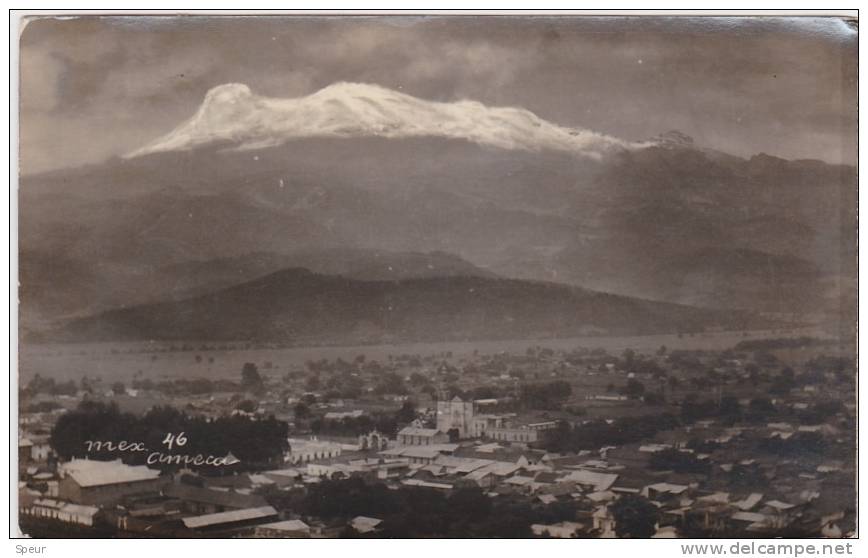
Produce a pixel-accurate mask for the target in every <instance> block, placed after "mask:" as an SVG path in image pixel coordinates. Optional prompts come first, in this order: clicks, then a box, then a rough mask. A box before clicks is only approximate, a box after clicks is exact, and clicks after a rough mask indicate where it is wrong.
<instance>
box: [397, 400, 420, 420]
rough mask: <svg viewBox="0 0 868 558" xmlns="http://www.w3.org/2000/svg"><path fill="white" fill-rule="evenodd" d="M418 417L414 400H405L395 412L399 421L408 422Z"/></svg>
mask: <svg viewBox="0 0 868 558" xmlns="http://www.w3.org/2000/svg"><path fill="white" fill-rule="evenodd" d="M415 418H416V405H415V404H414V403H413V402H412V401H404V404H403V405H401V408H400V409H398V412H397V413H395V420H396V421H398V422H399V423H402V424H406V423H408V422H410V421H412V420H413V419H415Z"/></svg>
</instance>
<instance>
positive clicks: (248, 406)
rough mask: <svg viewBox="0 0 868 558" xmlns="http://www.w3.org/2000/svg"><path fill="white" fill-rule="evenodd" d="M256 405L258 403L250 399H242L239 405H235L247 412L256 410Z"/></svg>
mask: <svg viewBox="0 0 868 558" xmlns="http://www.w3.org/2000/svg"><path fill="white" fill-rule="evenodd" d="M256 407H257V405H256V403H255V402H254V401H251V400H250V399H245V400H244V401H241V402H240V403H238V405H236V406H235V408H236V409H238V410H239V411H244V412H245V413H252V412H254V411H256Z"/></svg>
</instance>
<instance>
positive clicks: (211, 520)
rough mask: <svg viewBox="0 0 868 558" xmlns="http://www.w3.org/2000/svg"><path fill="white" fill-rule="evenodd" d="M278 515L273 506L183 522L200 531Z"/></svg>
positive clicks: (210, 514) (197, 517)
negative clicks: (215, 526)
mask: <svg viewBox="0 0 868 558" xmlns="http://www.w3.org/2000/svg"><path fill="white" fill-rule="evenodd" d="M273 515H277V510H275V509H274V508H272V507H271V506H262V507H260V508H246V509H243V510H233V511H228V512H221V513H209V514H207V515H197V516H195V517H185V518H184V519H182V520H181V521H183V522H184V526H185V527H187V528H188V529H199V528H202V527H210V526H212V525H221V524H224V523H235V522H236V521H247V520H249V519H261V518H265V517H271V516H273Z"/></svg>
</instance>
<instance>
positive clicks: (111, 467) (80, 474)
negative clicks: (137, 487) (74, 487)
mask: <svg viewBox="0 0 868 558" xmlns="http://www.w3.org/2000/svg"><path fill="white" fill-rule="evenodd" d="M62 470H63V471H64V472H65V473H66V474H67V475H68V476H70V477H72V479H73V480H75V482H76V483H77V484H78V485H79V486H82V487H92V486H105V485H109V484H119V483H127V482H141V481H147V480H152V479H156V478H157V477H159V476H160V472H159V471H157V470H156V469H149V468H148V467H145V466H144V465H136V466H133V465H124V464H123V463H121V460H120V459H117V460H115V461H93V460H89V459H73V460H72V461H70V462H68V463H64V464H63V465H62Z"/></svg>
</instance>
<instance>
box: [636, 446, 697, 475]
mask: <svg viewBox="0 0 868 558" xmlns="http://www.w3.org/2000/svg"><path fill="white" fill-rule="evenodd" d="M648 466H649V467H651V468H652V469H655V470H657V471H675V472H676V473H698V474H703V475H705V474H708V473H709V472H710V471H711V463H710V462H709V461H708V460H707V459H705V460H703V459H698V458H697V457H696V456H695V455H694V454H692V453H686V452H683V451H678V450H677V449H673V448H670V449H665V450H662V451H657V452H654V453H653V454H651V459H650V460H649V462H648Z"/></svg>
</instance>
